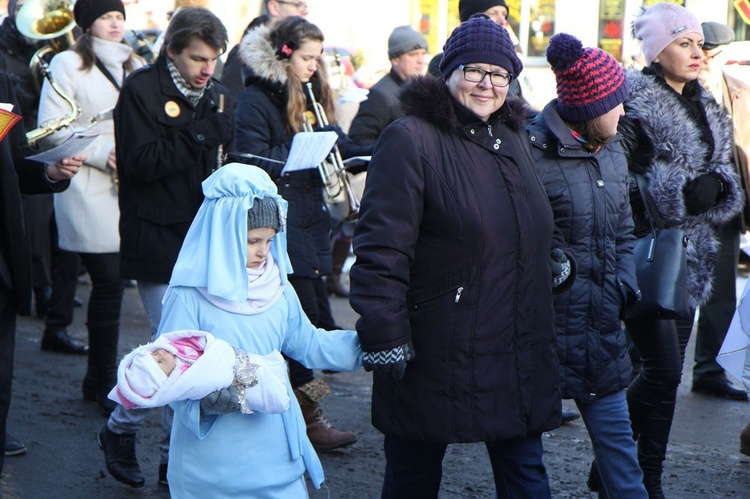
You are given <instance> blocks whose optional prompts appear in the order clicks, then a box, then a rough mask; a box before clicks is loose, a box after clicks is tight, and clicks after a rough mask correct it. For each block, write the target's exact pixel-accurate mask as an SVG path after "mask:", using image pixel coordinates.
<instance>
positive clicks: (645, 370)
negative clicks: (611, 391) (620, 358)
mask: <svg viewBox="0 0 750 499" xmlns="http://www.w3.org/2000/svg"><path fill="white" fill-rule="evenodd" d="M693 318H694V314H693V315H691V316H690V317H689V318H686V319H678V320H630V321H626V323H625V325H626V326H627V328H628V332H629V333H630V336H631V338H632V339H633V342H634V343H635V346H636V347H638V351H639V352H640V354H641V362H642V364H643V367H642V369H641V372H640V373H639V374H638V376H637V377H636V378H635V379H634V380H633V382H632V383H631V384H630V387H628V393H627V397H628V409H629V411H630V421H631V425H632V428H633V437H634V438H636V440H637V441H638V462H639V463H640V465H641V469H643V474H644V482H645V481H647V480H649V478H650V477H651V478H658V477H661V472H662V467H663V462H664V459H665V458H666V455H667V442H668V441H669V433H670V431H671V429H672V420H673V418H674V409H675V401H676V398H677V388H678V387H679V385H680V378H681V377H682V365H683V362H684V359H685V349H686V347H687V343H688V340H689V339H690V333H691V331H692V329H693Z"/></svg>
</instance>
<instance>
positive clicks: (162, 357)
mask: <svg viewBox="0 0 750 499" xmlns="http://www.w3.org/2000/svg"><path fill="white" fill-rule="evenodd" d="M151 356H152V357H153V358H154V360H155V361H156V363H157V364H159V367H161V370H162V372H164V374H166V375H167V376H169V375H170V374H171V373H172V371H173V370H174V366H175V360H174V355H172V354H171V353H169V352H168V351H166V350H164V349H163V348H157V349H156V350H154V351H153V352H151Z"/></svg>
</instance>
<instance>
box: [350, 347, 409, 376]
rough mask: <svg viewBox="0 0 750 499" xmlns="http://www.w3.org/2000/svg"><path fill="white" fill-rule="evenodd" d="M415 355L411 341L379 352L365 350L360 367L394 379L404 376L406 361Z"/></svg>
mask: <svg viewBox="0 0 750 499" xmlns="http://www.w3.org/2000/svg"><path fill="white" fill-rule="evenodd" d="M414 357H415V355H414V347H413V346H412V344H411V341H409V342H408V343H405V344H404V345H401V346H400V347H396V348H392V349H390V350H380V351H379V352H365V354H364V356H363V357H362V367H364V368H365V371H368V372H369V371H377V372H379V373H383V374H386V375H389V376H391V377H392V378H393V379H394V380H395V381H399V380H401V379H403V378H404V373H405V372H406V362H407V361H409V360H412V359H413V358H414Z"/></svg>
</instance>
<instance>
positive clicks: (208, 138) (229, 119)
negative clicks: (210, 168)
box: [188, 113, 234, 148]
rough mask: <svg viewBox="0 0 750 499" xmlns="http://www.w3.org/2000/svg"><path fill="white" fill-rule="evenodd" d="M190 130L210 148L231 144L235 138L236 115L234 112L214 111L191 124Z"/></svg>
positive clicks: (199, 141) (195, 137)
mask: <svg viewBox="0 0 750 499" xmlns="http://www.w3.org/2000/svg"><path fill="white" fill-rule="evenodd" d="M188 130H189V131H190V134H191V135H192V136H193V139H194V140H195V141H196V142H198V143H202V144H205V145H206V146H208V147H209V148H213V147H217V146H219V145H220V144H229V143H230V142H231V141H232V139H233V138H234V117H233V116H232V113H213V114H211V115H210V116H209V117H208V118H204V119H202V120H199V121H196V122H195V123H193V124H192V125H190V126H189V127H188Z"/></svg>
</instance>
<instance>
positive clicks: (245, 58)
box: [239, 26, 289, 85]
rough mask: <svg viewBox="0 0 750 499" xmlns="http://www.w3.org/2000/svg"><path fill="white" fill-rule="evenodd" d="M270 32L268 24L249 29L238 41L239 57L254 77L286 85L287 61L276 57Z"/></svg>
mask: <svg viewBox="0 0 750 499" xmlns="http://www.w3.org/2000/svg"><path fill="white" fill-rule="evenodd" d="M270 34H271V30H270V29H269V28H268V26H258V27H257V28H255V29H252V30H250V31H249V32H248V33H247V34H246V35H245V36H244V37H243V38H242V41H241V42H240V49H239V52H240V58H241V59H242V62H243V63H245V66H247V67H248V68H250V69H251V70H252V72H253V74H254V75H255V76H256V77H258V78H262V79H264V80H267V81H269V82H272V83H274V84H278V85H286V80H287V72H286V68H287V66H289V62H288V61H281V60H279V59H277V58H276V51H275V50H274V48H273V45H271V40H270Z"/></svg>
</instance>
